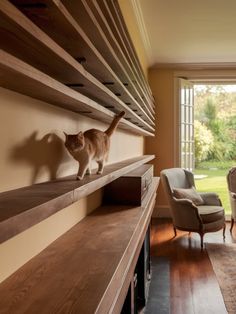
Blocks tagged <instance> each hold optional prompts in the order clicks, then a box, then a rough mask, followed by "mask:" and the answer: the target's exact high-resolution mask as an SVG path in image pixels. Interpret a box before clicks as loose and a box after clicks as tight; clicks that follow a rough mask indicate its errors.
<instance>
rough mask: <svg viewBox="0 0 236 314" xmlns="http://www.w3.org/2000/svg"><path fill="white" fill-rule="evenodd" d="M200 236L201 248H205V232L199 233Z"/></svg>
mask: <svg viewBox="0 0 236 314" xmlns="http://www.w3.org/2000/svg"><path fill="white" fill-rule="evenodd" d="M199 235H200V238H201V250H203V237H204V232H200V233H199Z"/></svg>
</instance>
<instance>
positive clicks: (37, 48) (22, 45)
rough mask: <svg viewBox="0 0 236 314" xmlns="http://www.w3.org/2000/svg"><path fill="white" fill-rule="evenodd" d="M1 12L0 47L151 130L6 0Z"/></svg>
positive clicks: (141, 119) (2, 3) (150, 128)
mask: <svg viewBox="0 0 236 314" xmlns="http://www.w3.org/2000/svg"><path fill="white" fill-rule="evenodd" d="M0 12H1V14H0V16H1V27H2V31H1V46H2V47H3V48H4V50H6V51H8V52H10V53H11V54H14V55H16V56H17V57H19V58H20V59H22V60H23V61H26V62H27V63H30V64H31V65H33V66H34V67H36V68H38V69H40V70H41V71H43V72H45V73H46V74H48V75H50V76H52V77H54V78H56V79H57V80H59V81H61V82H63V83H65V82H66V84H68V85H69V86H75V85H76V86H81V87H82V88H80V93H82V94H84V95H86V96H88V97H90V98H92V99H93V100H94V101H97V102H98V103H99V104H100V105H101V107H102V106H104V107H107V108H111V107H112V108H115V110H114V111H116V112H117V111H121V110H124V111H125V112H126V119H128V120H129V121H130V122H131V125H132V124H135V125H138V126H143V128H144V129H145V130H147V131H149V132H153V131H154V128H153V127H152V126H151V125H150V124H148V123H147V122H146V121H144V120H143V118H141V117H140V116H139V115H138V114H137V113H136V112H135V111H133V110H132V109H131V108H130V107H129V106H128V105H126V104H125V103H124V102H123V101H121V100H120V99H119V98H118V96H117V95H115V94H114V93H113V92H112V91H111V90H109V89H108V88H107V87H106V86H104V84H102V83H101V82H99V80H97V79H96V78H95V77H94V76H93V75H91V74H90V73H89V72H87V71H86V70H85V69H84V67H83V66H82V65H81V64H80V63H79V62H78V61H76V60H75V59H74V58H73V57H72V56H71V55H70V54H69V53H67V52H66V51H65V50H64V49H63V48H62V47H60V46H59V45H58V44H57V43H56V42H54V41H53V40H52V39H51V38H50V37H49V36H48V35H46V34H45V33H44V32H43V31H42V30H40V29H39V28H38V27H37V26H36V25H35V24H34V23H33V22H31V21H30V20H29V19H28V18H27V17H26V16H25V15H24V14H22V13H21V12H20V11H19V10H18V9H17V8H16V7H14V6H13V5H12V4H11V3H9V2H8V1H7V0H2V1H1V4H0ZM22 89H24V86H22ZM134 129H135V128H134Z"/></svg>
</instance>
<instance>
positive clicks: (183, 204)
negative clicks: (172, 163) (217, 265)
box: [161, 168, 225, 248]
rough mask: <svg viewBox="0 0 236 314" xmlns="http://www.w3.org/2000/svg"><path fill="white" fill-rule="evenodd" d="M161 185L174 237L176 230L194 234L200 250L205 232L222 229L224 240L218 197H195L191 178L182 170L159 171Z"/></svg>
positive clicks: (204, 195) (202, 195)
mask: <svg viewBox="0 0 236 314" xmlns="http://www.w3.org/2000/svg"><path fill="white" fill-rule="evenodd" d="M161 181H162V184H163V186H164V189H165V192H166V195H167V198H168V202H169V205H170V210H171V215H172V220H173V227H174V233H175V236H176V229H179V230H183V231H189V232H197V233H198V234H199V235H200V238H201V248H203V237H204V234H205V233H207V232H215V231H218V230H220V229H223V238H225V213H224V208H223V207H222V204H221V201H220V199H219V197H218V195H217V194H215V193H197V191H196V189H195V183H194V176H193V174H192V173H191V172H190V171H187V170H184V169H181V168H171V169H165V170H162V171H161Z"/></svg>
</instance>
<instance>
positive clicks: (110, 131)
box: [105, 111, 125, 136]
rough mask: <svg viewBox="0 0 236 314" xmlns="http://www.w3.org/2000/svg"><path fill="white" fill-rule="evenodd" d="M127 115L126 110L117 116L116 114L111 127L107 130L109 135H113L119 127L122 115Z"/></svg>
mask: <svg viewBox="0 0 236 314" xmlns="http://www.w3.org/2000/svg"><path fill="white" fill-rule="evenodd" d="M124 115H125V112H124V111H121V112H120V113H119V114H118V115H117V116H115V118H114V119H113V121H112V123H111V125H110V126H109V128H108V129H107V130H106V131H105V133H106V134H107V135H108V136H111V135H112V133H113V132H114V131H115V129H116V128H117V125H118V123H119V121H120V119H121V118H122V117H124Z"/></svg>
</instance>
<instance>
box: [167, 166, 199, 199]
mask: <svg viewBox="0 0 236 314" xmlns="http://www.w3.org/2000/svg"><path fill="white" fill-rule="evenodd" d="M161 180H162V182H163V185H164V188H165V190H166V192H167V194H169V196H171V197H172V194H173V189H174V188H183V189H184V188H185V189H187V188H191V187H192V186H194V187H195V183H194V177H193V174H192V172H190V171H188V170H185V169H182V168H170V169H165V170H162V171H161Z"/></svg>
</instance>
